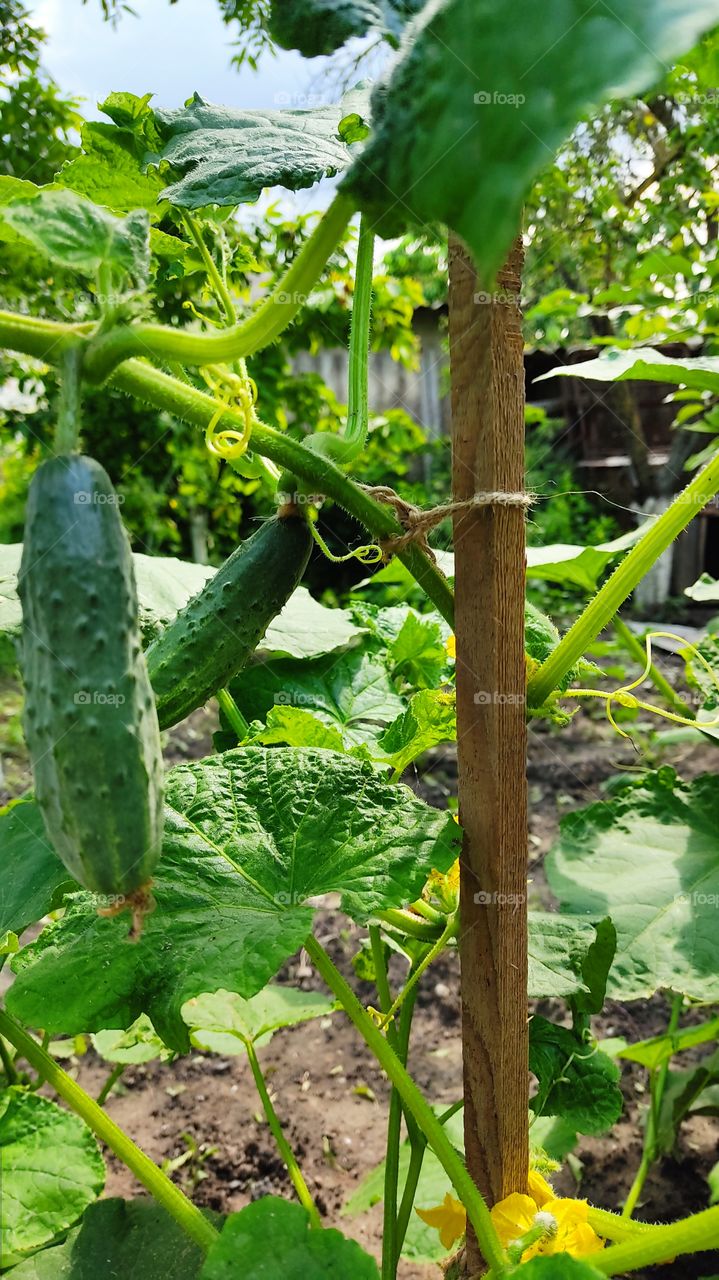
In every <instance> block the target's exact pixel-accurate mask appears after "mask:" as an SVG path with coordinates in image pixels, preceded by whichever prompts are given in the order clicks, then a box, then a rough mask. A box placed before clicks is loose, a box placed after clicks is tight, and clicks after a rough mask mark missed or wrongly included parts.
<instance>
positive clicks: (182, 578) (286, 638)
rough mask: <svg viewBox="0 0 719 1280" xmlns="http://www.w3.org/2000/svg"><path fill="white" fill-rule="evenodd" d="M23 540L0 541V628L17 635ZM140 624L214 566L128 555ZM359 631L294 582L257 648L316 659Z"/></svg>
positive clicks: (187, 594)
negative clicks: (6, 542) (132, 567)
mask: <svg viewBox="0 0 719 1280" xmlns="http://www.w3.org/2000/svg"><path fill="white" fill-rule="evenodd" d="M21 557H22V543H21V542H15V543H10V544H5V545H3V546H0V633H2V632H5V633H7V634H9V635H17V634H19V631H20V627H21V624H22V610H21V608H20V600H19V598H18V594H17V575H18V572H19V569H20V560H21ZM133 562H134V565H135V577H136V579H137V595H138V603H139V609H140V626H141V627H142V632H143V635H144V636H145V638H146V640H148V641H149V640H151V639H153V637H154V636H156V635H157V634H158V632H159V631H160V630H162V628H163V627H166V626H167V625H168V624H169V623H170V622H172V619H173V618H174V617H175V615H176V614H177V613H178V612H179V610H180V609H182V608H184V606H185V605H186V604H187V602H188V600H190V599H191V598H192V596H194V595H196V594H197V592H198V591H201V590H202V588H203V587H204V585H205V583H206V582H207V580H208V579H209V578H211V577H212V575H213V573H214V572H215V570H214V569H213V568H212V567H211V566H210V565H207V564H193V563H192V562H191V561H189V560H177V559H175V557H174V556H145V555H142V554H140V553H139V552H136V553H135V554H134V555H133ZM361 635H362V628H361V627H359V626H357V625H356V624H355V623H354V622H353V621H352V617H351V614H350V612H349V610H347V609H328V608H327V607H326V606H325V605H322V604H319V603H318V602H317V601H316V600H315V599H314V597H313V596H311V595H310V593H309V591H308V590H307V589H306V587H298V588H297V590H296V591H295V592H293V594H292V595H291V597H290V599H289V600H288V602H287V604H286V605H285V607H284V609H283V610H282V612H281V613H280V614H278V616H277V617H276V618H275V619H274V620H273V621H272V622H271V623H270V626H269V627H268V628H267V631H266V633H265V637H264V639H263V641H262V645H261V648H260V650H259V653H260V654H261V655H262V656H263V657H269V656H271V657H291V658H316V657H318V656H320V655H321V654H325V653H331V652H332V651H333V650H335V649H341V648H343V647H344V646H345V645H349V644H352V643H353V642H354V641H356V640H357V639H358V638H359V637H360V636H361Z"/></svg>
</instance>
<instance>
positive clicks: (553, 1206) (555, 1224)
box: [491, 1169, 604, 1262]
mask: <svg viewBox="0 0 719 1280" xmlns="http://www.w3.org/2000/svg"><path fill="white" fill-rule="evenodd" d="M527 1189H528V1191H529V1194H528V1195H520V1194H519V1193H518V1192H514V1193H513V1194H512V1195H510V1196H505V1198H504V1200H500V1201H499V1204H496V1205H495V1206H494V1208H493V1209H492V1210H491V1215H492V1222H493V1223H494V1226H495V1228H496V1231H497V1235H498V1236H499V1238H500V1240H501V1242H502V1244H503V1246H504V1248H505V1249H506V1248H508V1247H509V1246H510V1245H512V1244H514V1243H515V1242H517V1241H520V1240H521V1239H522V1237H523V1236H525V1235H527V1233H528V1232H532V1231H533V1230H534V1229H536V1228H537V1227H543V1228H544V1234H543V1235H542V1236H540V1238H539V1239H537V1240H534V1241H532V1242H528V1244H527V1248H526V1249H524V1250H523V1252H522V1262H528V1261H529V1259H530V1258H535V1257H537V1256H538V1255H539V1256H540V1257H544V1256H546V1255H548V1254H554V1253H569V1254H571V1255H572V1257H574V1258H583V1257H585V1256H587V1255H588V1254H592V1253H597V1252H598V1251H599V1250H600V1249H603V1248H604V1241H603V1240H601V1239H600V1237H599V1236H598V1235H597V1233H596V1232H595V1231H594V1230H593V1229H592V1227H590V1226H589V1222H588V1215H589V1206H588V1204H587V1202H586V1200H570V1199H559V1198H557V1197H556V1196H555V1194H554V1191H553V1189H552V1187H551V1186H550V1185H549V1183H548V1182H547V1181H546V1179H545V1178H543V1177H542V1175H541V1173H537V1171H536V1170H534V1169H532V1170H531V1171H530V1174H529V1178H528V1182H527Z"/></svg>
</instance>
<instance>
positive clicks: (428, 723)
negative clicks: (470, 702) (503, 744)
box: [373, 689, 457, 777]
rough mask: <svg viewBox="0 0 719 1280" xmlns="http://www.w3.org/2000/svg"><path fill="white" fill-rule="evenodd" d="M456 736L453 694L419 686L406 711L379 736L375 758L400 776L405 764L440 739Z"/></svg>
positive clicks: (444, 739) (433, 745) (437, 744)
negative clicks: (419, 688)
mask: <svg viewBox="0 0 719 1280" xmlns="http://www.w3.org/2000/svg"><path fill="white" fill-rule="evenodd" d="M456 737H457V715H456V710H455V695H454V691H452V693H442V692H441V691H440V690H438V689H422V690H421V691H420V692H419V693H415V694H414V696H413V697H412V698H410V702H409V706H408V707H407V709H406V711H403V712H402V714H401V715H399V716H398V717H397V719H396V720H393V721H392V723H391V724H390V725H388V726H387V728H386V729H385V731H384V733H383V734H382V735H381V737H380V738H379V741H378V743H377V749H376V751H375V752H374V753H373V754H374V756H375V759H378V760H382V761H383V762H384V763H386V764H388V765H389V766H390V768H391V769H393V770H394V772H395V774H396V775H397V777H400V775H401V774H402V773H404V770H405V769H406V768H407V766H408V765H410V764H411V763H412V761H413V760H416V759H417V758H418V757H419V756H421V755H423V754H424V752H425V751H429V749H430V747H436V746H439V744H440V743H441V742H454V740H455V738H456Z"/></svg>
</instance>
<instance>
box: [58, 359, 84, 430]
mask: <svg viewBox="0 0 719 1280" xmlns="http://www.w3.org/2000/svg"><path fill="white" fill-rule="evenodd" d="M81 367H82V346H81V342H80V340H79V339H77V340H75V341H72V340H70V341H68V342H66V343H65V345H64V346H63V348H62V355H61V358H60V379H61V380H60V401H59V406H58V415H57V426H56V428H55V452H56V453H59V454H66V453H74V452H75V451H76V449H77V442H78V438H79V435H80V370H81Z"/></svg>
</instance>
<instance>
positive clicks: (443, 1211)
mask: <svg viewBox="0 0 719 1280" xmlns="http://www.w3.org/2000/svg"><path fill="white" fill-rule="evenodd" d="M415 1213H416V1214H417V1216H418V1217H420V1218H421V1219H422V1221H423V1222H426V1223H427V1226H428V1227H434V1229H435V1231H438V1232H439V1238H440V1241H441V1243H442V1245H443V1246H444V1248H445V1249H451V1248H452V1245H453V1244H454V1242H455V1240H459V1238H460V1236H463V1235H464V1233H465V1231H466V1229H467V1213H466V1210H465V1207H464V1205H463V1204H462V1202H461V1200H455V1198H454V1196H453V1195H451V1194H450V1192H449V1191H448V1192H447V1194H446V1196H445V1197H444V1202H443V1203H442V1204H438V1205H437V1207H436V1209H416V1210H415Z"/></svg>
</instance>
